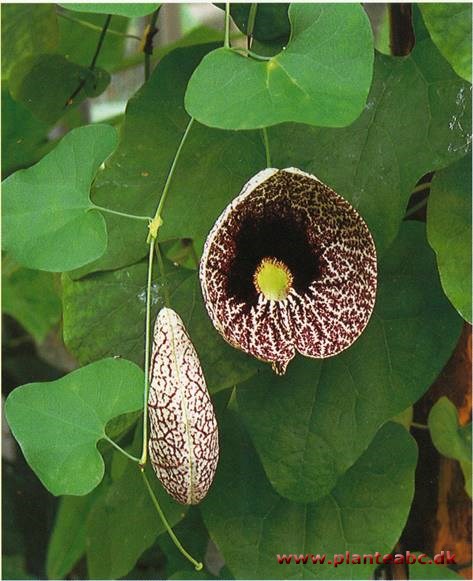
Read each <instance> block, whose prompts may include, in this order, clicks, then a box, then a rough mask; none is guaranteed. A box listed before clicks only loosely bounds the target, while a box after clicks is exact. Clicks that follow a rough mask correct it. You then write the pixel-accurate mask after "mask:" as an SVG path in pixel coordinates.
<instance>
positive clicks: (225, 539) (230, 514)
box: [201, 414, 417, 579]
mask: <svg viewBox="0 0 473 581" xmlns="http://www.w3.org/2000/svg"><path fill="white" fill-rule="evenodd" d="M275 423H276V422H275ZM278 427H280V426H278ZM221 435H222V437H221V440H222V458H221V462H220V466H219V470H218V471H217V476H216V479H215V482H214V485H213V488H212V489H211V491H210V493H209V496H208V497H207V499H206V500H204V502H203V503H202V505H201V510H202V514H203V516H204V521H205V524H206V525H207V528H208V530H209V533H210V536H211V538H212V540H213V541H214V542H215V544H216V545H217V546H218V547H219V549H220V550H221V551H222V553H223V555H224V557H225V563H226V564H227V566H228V568H229V569H230V571H231V572H232V573H233V575H234V576H235V578H236V579H248V578H252V579H288V578H290V579H319V578H321V579H347V577H349V578H350V579H370V578H371V575H372V572H373V571H374V569H375V567H377V565H376V563H373V564H367V565H363V564H358V565H351V566H349V565H340V566H338V567H334V565H333V555H334V553H337V554H341V555H342V556H343V557H345V551H350V552H351V553H352V555H353V554H354V553H357V554H361V555H363V554H364V553H372V554H373V555H374V553H375V551H379V552H380V553H381V554H383V553H389V552H391V550H392V547H393V546H394V544H395V543H396V541H397V539H398V538H399V536H400V534H401V532H402V529H403V527H404V524H405V522H406V519H407V515H408V513H409V508H410V505H411V502H412V498H413V493H414V471H415V466H416V460H417V449H416V445H415V442H414V440H413V438H412V437H411V436H410V435H409V433H408V432H407V431H406V430H405V429H404V428H403V427H402V426H400V425H399V424H394V423H389V424H387V425H386V426H384V427H383V428H382V429H381V430H380V431H379V432H378V434H377V435H376V437H375V439H374V440H373V442H372V443H371V445H370V447H369V448H368V449H367V450H366V452H365V453H364V454H363V456H362V457H361V458H360V459H359V460H358V461H357V463H356V464H355V465H354V466H353V467H352V468H351V469H350V470H349V471H348V472H347V473H346V474H345V475H344V476H343V478H341V479H340V481H339V482H338V484H337V486H336V488H335V489H334V490H333V491H332V493H331V494H330V495H329V496H326V497H325V498H323V499H320V500H319V501H318V502H316V503H313V504H299V503H294V502H290V501H288V500H285V499H283V498H281V497H280V496H278V495H277V494H276V493H275V492H274V490H273V489H272V488H271V486H270V484H269V482H268V481H267V480H266V477H265V475H264V472H263V469H262V467H261V464H260V462H259V460H258V458H257V456H256V454H255V451H254V449H253V448H252V446H251V444H250V443H249V442H248V439H247V436H246V434H245V432H244V431H243V430H242V429H241V427H240V426H239V425H238V423H237V422H236V420H234V419H232V418H228V414H227V416H226V418H225V422H224V424H223V433H221ZM275 445H276V444H275ZM283 454H284V453H283V452H282V451H281V456H280V458H281V459H283V457H284V456H283ZM393 498H395V499H396V502H393ZM283 553H286V554H289V553H294V554H296V556H297V557H298V556H299V554H301V555H302V556H304V554H307V555H308V562H307V564H306V565H303V564H302V563H299V564H296V563H295V562H294V559H293V560H292V563H290V564H284V563H281V564H280V563H279V562H278V555H281V556H282V554H283ZM323 553H326V562H325V563H324V564H321V563H318V564H314V563H313V562H312V559H311V556H310V555H311V554H313V555H314V556H315V555H316V554H320V555H323Z"/></svg>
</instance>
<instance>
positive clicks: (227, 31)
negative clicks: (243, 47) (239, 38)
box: [223, 2, 230, 48]
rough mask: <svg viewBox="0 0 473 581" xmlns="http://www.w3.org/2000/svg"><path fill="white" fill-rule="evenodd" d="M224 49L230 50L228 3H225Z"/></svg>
mask: <svg viewBox="0 0 473 581" xmlns="http://www.w3.org/2000/svg"><path fill="white" fill-rule="evenodd" d="M223 46H224V47H225V48H230V2H225V40H224V42H223Z"/></svg>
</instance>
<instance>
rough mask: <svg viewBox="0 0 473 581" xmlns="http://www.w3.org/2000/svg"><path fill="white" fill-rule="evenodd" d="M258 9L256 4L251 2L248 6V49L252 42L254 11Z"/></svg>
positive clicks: (254, 20)
mask: <svg viewBox="0 0 473 581" xmlns="http://www.w3.org/2000/svg"><path fill="white" fill-rule="evenodd" d="M257 10H258V4H257V3H256V2H253V3H252V4H251V6H250V11H249V13H248V27H247V29H246V47H247V49H248V50H250V48H251V45H252V44H253V30H254V28H255V22H256V11H257Z"/></svg>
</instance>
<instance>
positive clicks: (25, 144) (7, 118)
mask: <svg viewBox="0 0 473 581" xmlns="http://www.w3.org/2000/svg"><path fill="white" fill-rule="evenodd" d="M49 130H50V126H49V124H48V123H45V122H44V121H40V120H39V119H36V117H34V116H33V115H32V113H31V112H30V111H28V109H27V108H26V107H24V106H23V105H22V104H21V103H17V102H16V101H14V100H13V99H12V98H11V96H10V93H9V91H8V89H7V88H2V176H3V177H8V175H10V174H11V173H12V172H14V171H16V170H17V169H21V168H24V167H28V166H30V165H32V164H33V163H36V162H37V161H38V160H39V159H40V158H41V157H42V155H43V154H44V153H46V149H47V147H48V139H47V135H48V133H49Z"/></svg>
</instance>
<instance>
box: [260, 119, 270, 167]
mask: <svg viewBox="0 0 473 581" xmlns="http://www.w3.org/2000/svg"><path fill="white" fill-rule="evenodd" d="M261 131H262V132H263V141H264V151H265V152H266V167H271V153H270V151H269V139H268V129H267V128H266V127H263V129H262V130H261Z"/></svg>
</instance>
